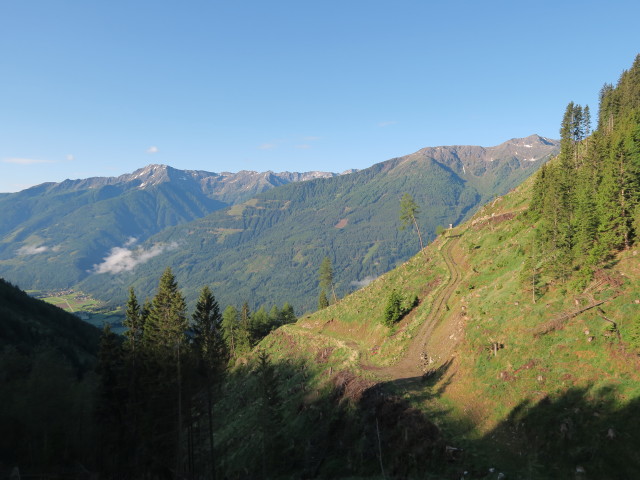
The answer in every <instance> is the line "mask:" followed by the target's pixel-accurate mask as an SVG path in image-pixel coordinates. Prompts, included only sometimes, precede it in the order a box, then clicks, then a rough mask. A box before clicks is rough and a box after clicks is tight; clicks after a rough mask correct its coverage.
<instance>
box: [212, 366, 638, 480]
mask: <svg viewBox="0 0 640 480" xmlns="http://www.w3.org/2000/svg"><path fill="white" fill-rule="evenodd" d="M450 367H451V364H450V363H447V364H444V365H442V366H440V367H439V368H437V369H435V370H434V371H433V372H432V373H431V374H430V375H428V376H426V377H425V376H420V377H414V378H408V379H402V380H395V381H389V382H384V383H380V384H376V385H372V384H371V382H370V381H367V380H365V379H363V378H361V377H358V376H357V375H355V374H353V373H351V372H348V371H339V372H333V373H330V372H331V371H330V370H329V369H327V370H325V371H324V372H320V373H318V370H317V368H318V365H317V364H314V363H313V362H303V361H300V360H293V359H287V360H281V361H278V362H273V364H272V368H273V372H272V373H273V376H270V377H269V378H271V379H272V380H270V382H271V384H272V385H274V386H276V387H277V392H278V393H277V397H278V399H279V402H278V406H277V407H268V408H267V407H265V403H264V401H261V397H262V398H263V399H264V398H265V397H264V395H265V392H266V390H264V388H265V387H264V383H263V382H262V381H261V380H260V379H261V375H263V374H262V373H260V371H259V370H258V369H257V368H256V367H255V365H253V366H252V365H247V367H246V368H244V369H241V370H238V371H236V372H235V373H234V374H233V375H232V378H230V379H229V381H228V383H227V385H226V386H225V387H224V389H223V390H224V391H223V392H221V394H222V395H221V397H220V401H219V402H218V403H217V404H216V406H215V409H214V410H215V411H217V412H224V415H221V416H219V417H218V420H217V422H219V423H218V426H217V428H216V431H217V432H218V433H217V434H216V452H217V453H216V454H217V455H218V459H219V462H220V465H221V469H220V473H224V474H225V475H227V476H228V477H229V478H256V477H260V476H261V475H262V474H263V472H264V471H265V470H264V469H266V475H263V476H265V477H269V476H276V477H277V476H281V477H283V478H346V477H366V478H403V479H404V478H406V479H412V478H421V479H422V478H438V479H449V478H450V479H452V480H453V479H456V480H458V479H460V478H462V477H463V473H464V472H465V471H466V472H468V473H467V474H466V475H464V478H465V479H497V478H503V477H499V476H498V475H499V473H503V474H505V475H506V478H514V479H516V478H523V479H525V478H526V479H528V478H532V479H559V478H563V479H564V478H569V479H574V478H578V479H582V480H592V479H635V478H640V400H633V401H630V402H626V401H625V400H624V399H623V398H621V396H620V395H619V394H618V392H617V391H616V390H615V389H613V388H604V389H599V390H595V389H593V388H591V387H585V388H577V387H576V388H572V389H570V390H568V391H566V392H565V393H563V394H559V395H557V396H553V397H551V396H550V397H545V398H544V399H542V400H540V401H538V402H523V403H521V404H520V405H518V406H517V407H516V408H514V409H513V410H512V411H511V412H510V413H509V414H508V415H507V417H506V418H505V419H504V420H503V421H502V422H501V423H499V424H498V425H497V426H496V427H495V428H494V429H493V430H491V431H489V432H488V433H486V434H485V435H483V436H481V437H478V436H477V435H474V432H475V426H474V424H473V421H472V419H470V418H459V417H458V416H459V415H460V414H459V413H456V412H454V411H453V409H447V408H445V407H437V405H439V404H440V405H441V403H439V402H437V401H431V400H438V399H439V397H440V396H441V395H442V391H443V384H444V383H446V382H447V380H448V375H449V374H450ZM321 368H322V366H321ZM314 369H315V370H314ZM314 371H315V374H314V373H313V372H314ZM318 375H320V376H325V377H324V378H326V379H328V380H330V382H329V385H327V386H325V387H323V388H320V387H318V386H317V385H319V384H318V383H317V379H318V378H319V377H318ZM261 385H262V387H261ZM314 385H315V386H314ZM444 388H446V387H444ZM456 411H458V412H459V409H456ZM268 417H270V418H268ZM267 418H268V419H267ZM264 435H266V438H267V439H268V442H267V443H266V444H265V443H264V441H263V439H264V438H265V437H264ZM265 445H266V446H265ZM263 455H266V458H267V461H266V463H262V458H263ZM582 470H584V472H586V473H584V474H583V473H579V472H578V473H577V471H582Z"/></svg>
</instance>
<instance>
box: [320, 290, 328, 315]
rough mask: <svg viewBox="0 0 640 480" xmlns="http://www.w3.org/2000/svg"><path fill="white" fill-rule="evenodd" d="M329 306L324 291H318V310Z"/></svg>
mask: <svg viewBox="0 0 640 480" xmlns="http://www.w3.org/2000/svg"><path fill="white" fill-rule="evenodd" d="M328 306H329V299H328V298H327V294H326V292H325V291H324V289H322V290H320V296H319V297H318V310H322V309H324V308H327V307H328Z"/></svg>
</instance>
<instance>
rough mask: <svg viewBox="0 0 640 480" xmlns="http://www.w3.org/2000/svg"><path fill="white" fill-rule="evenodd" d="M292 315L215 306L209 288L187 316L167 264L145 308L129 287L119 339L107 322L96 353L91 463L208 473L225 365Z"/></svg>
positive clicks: (121, 470)
mask: <svg viewBox="0 0 640 480" xmlns="http://www.w3.org/2000/svg"><path fill="white" fill-rule="evenodd" d="M295 321H296V317H295V314H294V311H293V308H292V307H291V306H290V305H289V304H285V305H284V306H283V307H282V308H278V307H275V306H274V307H273V308H272V309H271V310H270V312H268V313H267V312H266V310H265V309H264V308H260V309H259V310H257V311H255V312H251V311H250V310H249V308H248V305H247V303H245V304H244V305H243V306H242V308H241V309H240V310H238V309H237V308H235V307H233V306H228V307H227V308H226V309H225V310H224V312H221V310H220V306H219V304H218V302H217V300H216V299H215V297H214V295H213V293H212V292H211V290H210V288H209V287H208V286H205V287H203V288H202V290H201V292H200V296H199V299H198V301H197V303H196V306H195V310H194V311H193V313H192V314H191V319H189V317H188V315H187V306H186V302H185V299H184V297H183V296H182V294H181V292H180V290H179V288H178V284H177V282H176V280H175V277H174V275H173V273H172V271H171V269H170V268H167V269H166V270H165V271H164V273H163V274H162V276H161V278H160V281H159V285H158V290H157V293H156V295H155V297H153V299H151V300H147V301H145V302H144V303H143V304H142V305H141V304H140V303H139V302H138V299H137V297H136V295H135V291H134V289H133V288H131V289H129V299H128V301H127V305H126V318H125V321H124V326H125V327H127V330H126V332H125V334H124V335H125V337H124V340H123V341H119V338H118V336H117V335H115V334H114V333H113V332H112V331H111V330H110V327H109V325H105V328H104V331H103V334H102V339H101V344H100V350H99V355H98V367H97V370H98V373H99V375H100V377H99V378H100V382H99V385H98V392H97V402H96V410H95V411H96V421H97V422H96V423H97V425H98V429H99V432H98V440H99V445H100V452H101V455H100V456H99V462H100V464H99V465H97V467H98V469H99V470H100V471H102V472H105V473H106V474H108V475H110V476H112V477H114V478H183V477H186V478H195V477H198V478H199V477H207V478H215V473H216V464H217V462H216V455H215V447H214V442H213V431H214V418H215V414H214V411H213V406H214V404H215V391H216V389H218V388H219V386H220V384H221V381H222V379H223V377H224V372H225V367H226V366H227V364H229V363H233V362H235V361H236V360H237V359H238V358H240V357H241V356H243V355H245V354H247V353H248V352H249V351H250V349H251V348H252V347H253V346H255V345H256V344H257V343H258V342H259V341H260V340H261V339H262V338H263V337H264V336H266V335H267V334H268V333H269V332H270V331H271V330H272V329H274V328H276V327H278V326H280V325H283V324H286V323H291V322H295ZM264 361H265V362H266V361H267V360H264ZM263 369H267V366H263ZM265 371H266V370H265Z"/></svg>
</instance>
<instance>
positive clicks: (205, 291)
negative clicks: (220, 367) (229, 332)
mask: <svg viewBox="0 0 640 480" xmlns="http://www.w3.org/2000/svg"><path fill="white" fill-rule="evenodd" d="M192 317H193V332H194V339H193V340H194V344H195V347H196V350H197V352H198V356H199V357H200V359H201V360H202V361H203V362H205V364H206V365H207V368H213V367H214V365H215V364H216V363H217V362H219V361H220V360H221V359H222V358H223V357H224V353H223V339H222V325H221V324H222V315H220V306H219V305H218V302H217V301H216V299H215V297H214V296H213V294H212V293H211V290H210V289H209V287H208V286H205V287H203V288H202V290H201V292H200V297H199V298H198V302H197V303H196V308H195V311H194V312H193V315H192Z"/></svg>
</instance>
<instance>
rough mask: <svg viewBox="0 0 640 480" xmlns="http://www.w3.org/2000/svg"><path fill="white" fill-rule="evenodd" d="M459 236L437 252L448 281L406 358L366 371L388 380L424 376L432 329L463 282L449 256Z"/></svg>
mask: <svg viewBox="0 0 640 480" xmlns="http://www.w3.org/2000/svg"><path fill="white" fill-rule="evenodd" d="M461 236H462V234H460V235H455V236H451V237H449V238H448V240H447V242H446V243H445V244H444V245H443V246H442V248H441V250H440V253H441V255H442V258H443V259H444V261H445V263H446V265H447V268H448V269H449V279H448V281H447V284H446V285H445V287H444V288H443V289H442V290H440V292H439V293H438V294H437V295H436V297H435V298H434V300H433V305H432V309H431V311H430V312H429V314H428V315H427V318H426V319H425V320H424V322H423V323H422V325H420V328H419V330H418V332H417V333H416V335H415V337H414V338H413V340H412V341H411V343H410V344H409V347H408V348H407V351H406V353H405V355H404V356H403V357H402V359H401V360H400V361H399V362H398V363H396V364H394V365H390V366H388V367H365V368H366V369H367V370H373V371H375V372H376V373H377V374H379V375H380V376H384V377H390V378H393V379H405V378H414V377H419V376H421V375H423V374H424V373H425V372H424V370H423V365H424V362H425V359H426V358H428V357H427V352H426V351H425V346H426V345H427V342H428V341H429V337H430V336H431V334H432V333H433V330H434V328H435V327H436V325H437V324H438V323H439V320H440V319H441V318H442V315H443V314H444V312H445V311H446V306H447V301H448V300H449V298H450V297H451V295H452V294H453V293H454V292H455V291H456V289H457V288H458V285H459V284H460V280H461V279H462V275H461V273H460V267H459V265H458V264H457V263H456V261H455V258H454V256H453V255H452V253H451V252H452V250H453V248H454V247H455V246H456V245H457V243H458V241H459V239H460V237H461Z"/></svg>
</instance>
